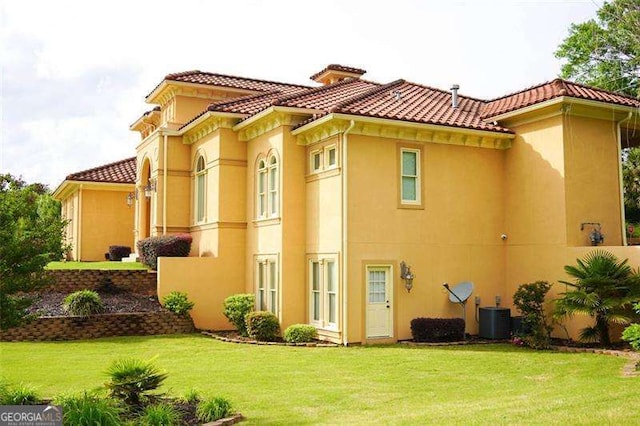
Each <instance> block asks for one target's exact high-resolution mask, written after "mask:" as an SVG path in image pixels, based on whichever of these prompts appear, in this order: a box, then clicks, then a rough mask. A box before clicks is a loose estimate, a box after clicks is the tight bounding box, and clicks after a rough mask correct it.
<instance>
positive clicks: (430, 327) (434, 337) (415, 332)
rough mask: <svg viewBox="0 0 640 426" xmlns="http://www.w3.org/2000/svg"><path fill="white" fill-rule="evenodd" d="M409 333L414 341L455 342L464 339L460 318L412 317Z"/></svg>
mask: <svg viewBox="0 0 640 426" xmlns="http://www.w3.org/2000/svg"><path fill="white" fill-rule="evenodd" d="M411 335H412V336H413V340H414V341H415V342H455V341H460V340H464V320H463V319H462V318H414V319H412V320H411Z"/></svg>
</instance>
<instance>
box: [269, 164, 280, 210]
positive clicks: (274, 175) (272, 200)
mask: <svg viewBox="0 0 640 426" xmlns="http://www.w3.org/2000/svg"><path fill="white" fill-rule="evenodd" d="M269 206H270V207H269V210H270V211H269V214H270V215H271V216H275V215H276V214H277V213H278V169H277V168H276V167H273V168H270V169H269Z"/></svg>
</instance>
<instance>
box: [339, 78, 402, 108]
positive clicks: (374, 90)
mask: <svg viewBox="0 0 640 426" xmlns="http://www.w3.org/2000/svg"><path fill="white" fill-rule="evenodd" d="M404 83H406V81H405V80H403V79H401V78H400V79H398V80H395V81H392V82H391V83H387V84H383V85H382V86H379V87H373V88H372V89H370V90H367V91H365V92H363V93H360V94H359V95H356V96H354V97H351V98H348V99H345V100H344V101H342V102H338V103H337V104H335V105H334V106H333V107H332V108H331V109H330V110H329V111H330V112H339V111H340V110H341V109H342V108H344V107H345V106H347V105H349V104H350V103H352V102H358V101H361V100H363V99H366V98H367V97H369V96H372V95H376V94H378V93H380V92H383V91H385V90H388V89H391V88H392V87H395V86H398V85H400V84H404Z"/></svg>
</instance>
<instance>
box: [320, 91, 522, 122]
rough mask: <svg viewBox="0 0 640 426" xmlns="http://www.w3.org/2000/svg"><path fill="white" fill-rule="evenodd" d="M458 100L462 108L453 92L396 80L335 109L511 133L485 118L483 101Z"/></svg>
mask: <svg viewBox="0 0 640 426" xmlns="http://www.w3.org/2000/svg"><path fill="white" fill-rule="evenodd" d="M458 101H459V103H458V108H455V109H454V108H452V107H451V93H449V92H447V91H444V90H440V89H435V88H432V87H428V86H423V85H420V84H416V83H411V82H408V81H404V80H396V81H394V82H391V83H389V84H386V85H384V86H379V87H376V88H373V89H371V90H369V91H368V92H364V93H362V94H360V95H358V96H355V97H353V98H351V99H347V100H345V101H344V102H341V103H338V104H336V105H335V106H334V107H333V108H332V109H331V112H340V113H344V114H354V115H362V116H369V117H378V118H387V119H391V120H401V121H410V122H416V123H426V124H436V125H443V126H452V127H464V128H470V129H477V130H489V131H494V132H503V133H511V131H510V130H509V129H506V128H504V127H500V126H495V125H493V124H490V123H486V122H484V121H482V119H481V118H480V114H479V112H480V109H481V107H482V105H483V101H481V100H479V99H474V98H470V97H466V96H460V95H459V96H458Z"/></svg>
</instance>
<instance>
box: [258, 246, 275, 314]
mask: <svg viewBox="0 0 640 426" xmlns="http://www.w3.org/2000/svg"><path fill="white" fill-rule="evenodd" d="M278 288H279V285H278V260H277V257H276V256H269V257H260V258H259V259H257V260H256V309H257V310H260V311H269V312H272V313H274V314H275V315H278V294H279V292H278Z"/></svg>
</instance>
